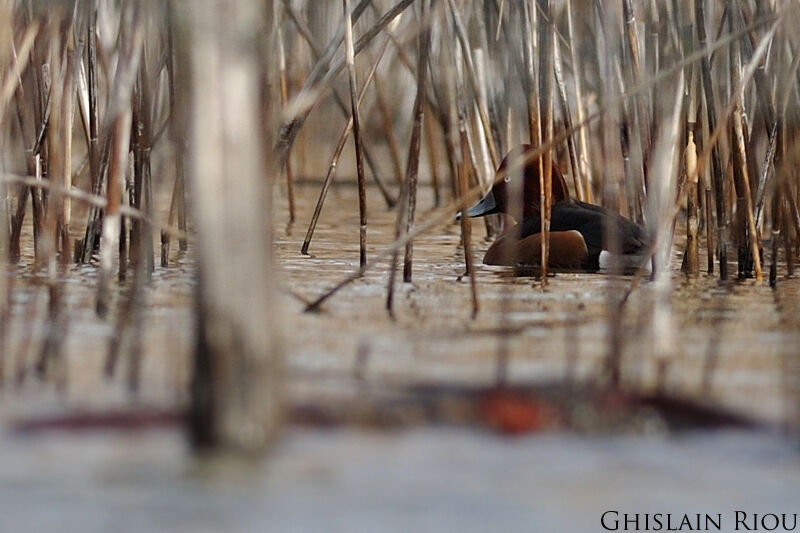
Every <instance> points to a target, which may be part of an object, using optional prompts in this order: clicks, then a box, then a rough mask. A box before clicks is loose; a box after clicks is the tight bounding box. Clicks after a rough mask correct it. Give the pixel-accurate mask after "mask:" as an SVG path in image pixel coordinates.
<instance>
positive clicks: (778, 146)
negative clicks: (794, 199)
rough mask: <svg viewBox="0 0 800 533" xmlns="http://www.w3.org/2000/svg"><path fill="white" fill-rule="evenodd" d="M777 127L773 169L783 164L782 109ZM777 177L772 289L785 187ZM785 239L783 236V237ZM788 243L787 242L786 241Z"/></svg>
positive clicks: (775, 279) (776, 265)
mask: <svg viewBox="0 0 800 533" xmlns="http://www.w3.org/2000/svg"><path fill="white" fill-rule="evenodd" d="M775 124H776V126H777V130H776V135H775V167H776V168H780V167H781V164H782V163H783V150H784V149H783V139H784V136H783V132H784V125H783V109H781V110H780V113H779V114H778V117H777V120H776V121H775ZM775 174H776V177H777V181H778V183H777V186H776V187H775V192H774V193H773V196H772V253H771V256H772V261H771V262H770V265H769V286H770V287H772V288H773V289H774V288H775V287H777V286H778V240H779V239H780V237H781V224H782V223H783V217H782V215H783V210H784V206H785V204H784V202H783V201H782V194H783V192H784V190H785V189H786V187H782V185H783V183H784V179H782V178H783V176H781V174H784V173H783V172H781V173H778V172H776V173H775ZM784 238H785V236H784ZM787 242H788V241H787ZM790 261H791V254H790V253H787V254H786V262H787V263H788V262H790Z"/></svg>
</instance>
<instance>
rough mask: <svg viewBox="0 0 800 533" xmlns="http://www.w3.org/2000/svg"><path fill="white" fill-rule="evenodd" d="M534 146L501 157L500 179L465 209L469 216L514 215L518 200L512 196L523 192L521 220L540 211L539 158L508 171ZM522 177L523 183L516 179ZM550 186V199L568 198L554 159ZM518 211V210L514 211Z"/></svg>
mask: <svg viewBox="0 0 800 533" xmlns="http://www.w3.org/2000/svg"><path fill="white" fill-rule="evenodd" d="M533 149H534V148H533V146H531V145H530V144H523V145H520V146H517V147H516V148H514V149H512V150H511V151H510V152H508V154H506V156H505V157H504V158H503V161H502V162H501V163H500V167H499V168H498V169H497V174H502V175H504V177H503V179H501V180H500V181H497V182H496V183H495V184H494V186H493V187H492V189H491V190H490V191H489V192H488V193H487V194H486V196H484V197H483V198H482V199H481V200H480V201H479V202H478V203H477V204H475V205H473V206H472V207H470V208H469V209H467V211H466V213H467V216H469V217H481V216H484V215H490V214H492V213H505V214H514V211H515V210H516V209H518V207H517V206H515V205H514V204H515V203H516V202H518V201H520V200H519V199H517V198H515V197H512V195H513V196H517V195H519V194H522V199H521V201H522V204H521V206H522V220H525V219H527V218H530V217H532V216H534V215H536V214H537V213H538V212H539V203H540V199H541V194H540V192H539V191H540V189H539V160H538V159H537V158H534V159H533V160H531V161H528V162H527V163H526V164H525V168H524V169H523V171H522V172H520V171H518V170H517V171H512V172H510V173H509V170H510V169H511V168H512V167H513V166H516V167H517V168H519V164H518V163H517V162H518V161H521V160H522V159H523V158H525V157H526V156H527V155H528V152H530V151H532V150H533ZM520 178H522V183H521V184H520V183H517V180H519V179H520ZM552 180H553V189H552V193H553V194H552V202H553V203H554V204H555V203H557V202H561V201H563V200H567V199H569V189H567V183H566V182H565V181H564V177H563V176H562V175H561V171H560V170H559V169H558V166H557V165H556V164H555V162H553V171H552ZM517 212H518V211H517Z"/></svg>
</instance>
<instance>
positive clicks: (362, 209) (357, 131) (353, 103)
mask: <svg viewBox="0 0 800 533" xmlns="http://www.w3.org/2000/svg"><path fill="white" fill-rule="evenodd" d="M342 5H343V7H344V35H345V38H344V41H345V63H346V65H347V73H348V80H349V83H350V110H351V114H352V115H351V116H352V117H353V119H352V120H353V144H354V145H355V152H356V173H357V177H358V213H359V226H358V244H359V265H360V266H361V268H364V266H365V265H366V264H367V190H366V184H365V182H364V154H363V144H362V142H363V141H362V140H361V122H360V119H359V115H358V84H357V82H356V65H355V59H354V57H355V53H354V50H353V24H352V22H351V20H350V0H342ZM287 161H288V157H287Z"/></svg>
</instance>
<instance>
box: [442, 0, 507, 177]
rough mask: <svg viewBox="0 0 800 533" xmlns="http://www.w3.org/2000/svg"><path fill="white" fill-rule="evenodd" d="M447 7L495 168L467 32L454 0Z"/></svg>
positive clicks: (496, 162)
mask: <svg viewBox="0 0 800 533" xmlns="http://www.w3.org/2000/svg"><path fill="white" fill-rule="evenodd" d="M447 2H448V4H449V7H450V10H449V12H450V16H451V17H452V19H453V23H454V27H455V31H456V37H458V42H459V43H460V44H461V49H462V50H463V59H464V64H465V65H466V67H467V72H466V74H467V79H468V80H469V83H470V86H471V87H472V92H473V94H474V97H475V105H476V106H477V108H478V116H479V117H480V119H481V126H482V131H483V135H484V138H485V139H486V144H487V147H488V148H489V156H490V157H491V158H492V166H493V167H494V168H497V166H498V165H499V164H500V158H499V157H498V155H497V145H496V143H495V140H494V136H493V134H492V125H491V122H490V120H489V112H488V110H487V109H486V108H485V106H484V105H482V103H481V99H480V94H481V89H480V87H481V86H480V83H479V82H478V75H477V72H476V68H475V62H474V61H473V59H472V54H471V53H470V50H471V48H470V46H469V40H468V38H467V30H466V28H465V27H464V23H463V21H462V20H461V13H460V12H459V10H458V8H457V6H456V4H455V1H454V0H447Z"/></svg>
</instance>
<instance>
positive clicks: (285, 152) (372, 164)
mask: <svg viewBox="0 0 800 533" xmlns="http://www.w3.org/2000/svg"><path fill="white" fill-rule="evenodd" d="M284 6H285V8H286V12H287V13H288V14H289V16H290V18H291V19H292V22H294V24H295V26H296V27H297V28H300V29H299V30H298V31H299V32H300V34H301V35H302V36H303V38H304V39H306V43H307V44H308V46H309V48H310V49H311V53H312V55H314V56H315V57H317V58H319V59H318V60H317V67H318V66H320V64H321V63H323V59H324V58H325V57H326V55H327V54H328V52H329V50H330V48H331V47H332V46H333V45H334V41H335V39H334V41H332V42H331V43H330V44H329V45H328V47H327V48H326V49H325V51H324V52H323V51H320V49H319V47H318V46H317V44H316V42H315V40H314V39H313V38H312V36H311V31H310V30H309V29H308V28H307V27H306V25H305V23H304V22H303V21H302V19H300V17H299V15H298V14H297V13H296V12H295V11H294V9H293V8H292V7H291V5H290V4H289V3H288V2H284ZM364 8H365V5H364V2H363V1H362V2H361V3H359V4H358V5H357V6H356V7H355V9H354V10H353V12H352V24H355V23H356V20H357V19H358V16H360V14H361V12H363V9H364ZM398 16H399V14H398V15H397V16H396V17H395V18H394V19H391V20H389V21H388V22H387V23H386V24H388V25H391V24H392V23H393V22H394V21H395V20H396V19H397V17H398ZM383 18H385V16H384V17H383ZM383 18H382V19H381V21H383ZM373 29H374V27H373ZM366 36H367V35H366V34H365V35H362V37H361V39H359V40H358V42H357V43H356V44H355V45H354V50H353V54H354V56H355V55H358V53H359V52H360V51H361V49H362V48H364V47H365V46H366V44H365V43H363V42H362V41H364V38H365V37H366ZM342 38H343V37H342ZM340 43H341V40H340V41H339V44H340ZM359 45H362V46H361V47H360V48H359ZM336 46H337V47H338V44H336ZM335 51H336V49H335V48H334V52H335ZM342 66H343V64H337V65H336V67H335V70H334V71H333V73H332V74H331V75H330V79H329V80H328V83H332V80H333V77H335V75H336V74H338V73H339V71H340V70H341V69H342ZM317 67H315V69H316V68H317ZM312 74H313V71H312ZM310 79H311V74H310V75H309V78H307V79H306V84H305V85H304V86H303V88H302V89H301V90H300V92H299V93H298V95H297V96H296V97H295V99H294V100H293V101H292V102H298V101H299V102H300V104H293V103H292V102H290V105H289V108H288V109H287V110H285V113H284V114H286V113H289V114H292V113H293V111H292V109H295V107H296V106H297V105H300V106H304V105H305V104H304V103H303V102H302V100H301V98H311V99H314V102H313V103H312V104H311V107H309V108H308V109H305V108H304V110H302V114H301V115H300V116H296V117H295V118H294V119H292V120H291V121H290V125H289V126H287V125H286V124H285V125H284V126H282V129H281V137H279V141H278V144H279V147H280V148H281V154H282V155H281V159H282V160H284V161H285V160H288V157H289V151H290V150H291V148H292V146H291V145H292V144H293V140H292V142H291V143H289V144H285V143H284V140H283V139H284V138H283V135H284V133H286V132H288V131H289V130H287V129H286V128H287V127H288V128H290V129H291V131H293V132H294V130H293V129H292V128H297V131H296V132H294V133H292V135H294V137H293V139H294V138H295V137H296V135H297V134H298V133H299V131H300V130H299V128H301V127H302V124H303V123H304V122H305V120H306V118H308V115H309V114H310V113H311V110H312V109H313V106H314V105H315V104H316V99H319V98H320V97H321V96H322V92H324V91H322V89H321V88H317V89H308V87H309V80H310ZM320 83H322V82H320ZM304 90H308V91H312V92H315V93H316V94H312V95H305V96H304V93H303V91H304ZM332 95H333V101H334V102H335V103H336V106H337V107H338V109H339V110H340V111H341V113H342V115H343V116H344V117H345V118H346V119H348V120H349V118H350V115H351V112H350V110H349V108H348V105H347V104H345V99H344V98H342V97H341V96H340V95H339V91H338V89H337V88H336V87H335V86H333V87H332ZM298 121H299V122H298ZM361 149H362V151H363V154H364V159H365V160H366V162H367V165H369V168H370V171H371V172H372V178H373V179H374V180H375V184H376V185H377V186H378V189H379V190H380V192H381V194H382V195H383V199H384V201H385V202H386V205H387V206H388V207H390V208H391V207H394V205H395V202H396V200H395V198H394V197H392V195H391V194H390V193H389V190H388V189H387V187H386V184H385V183H384V182H383V178H382V177H381V173H380V169H379V167H378V163H377V160H376V159H375V157H374V156H373V155H372V151H371V150H370V149H369V147H368V146H366V145H363V144H362V146H361Z"/></svg>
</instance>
